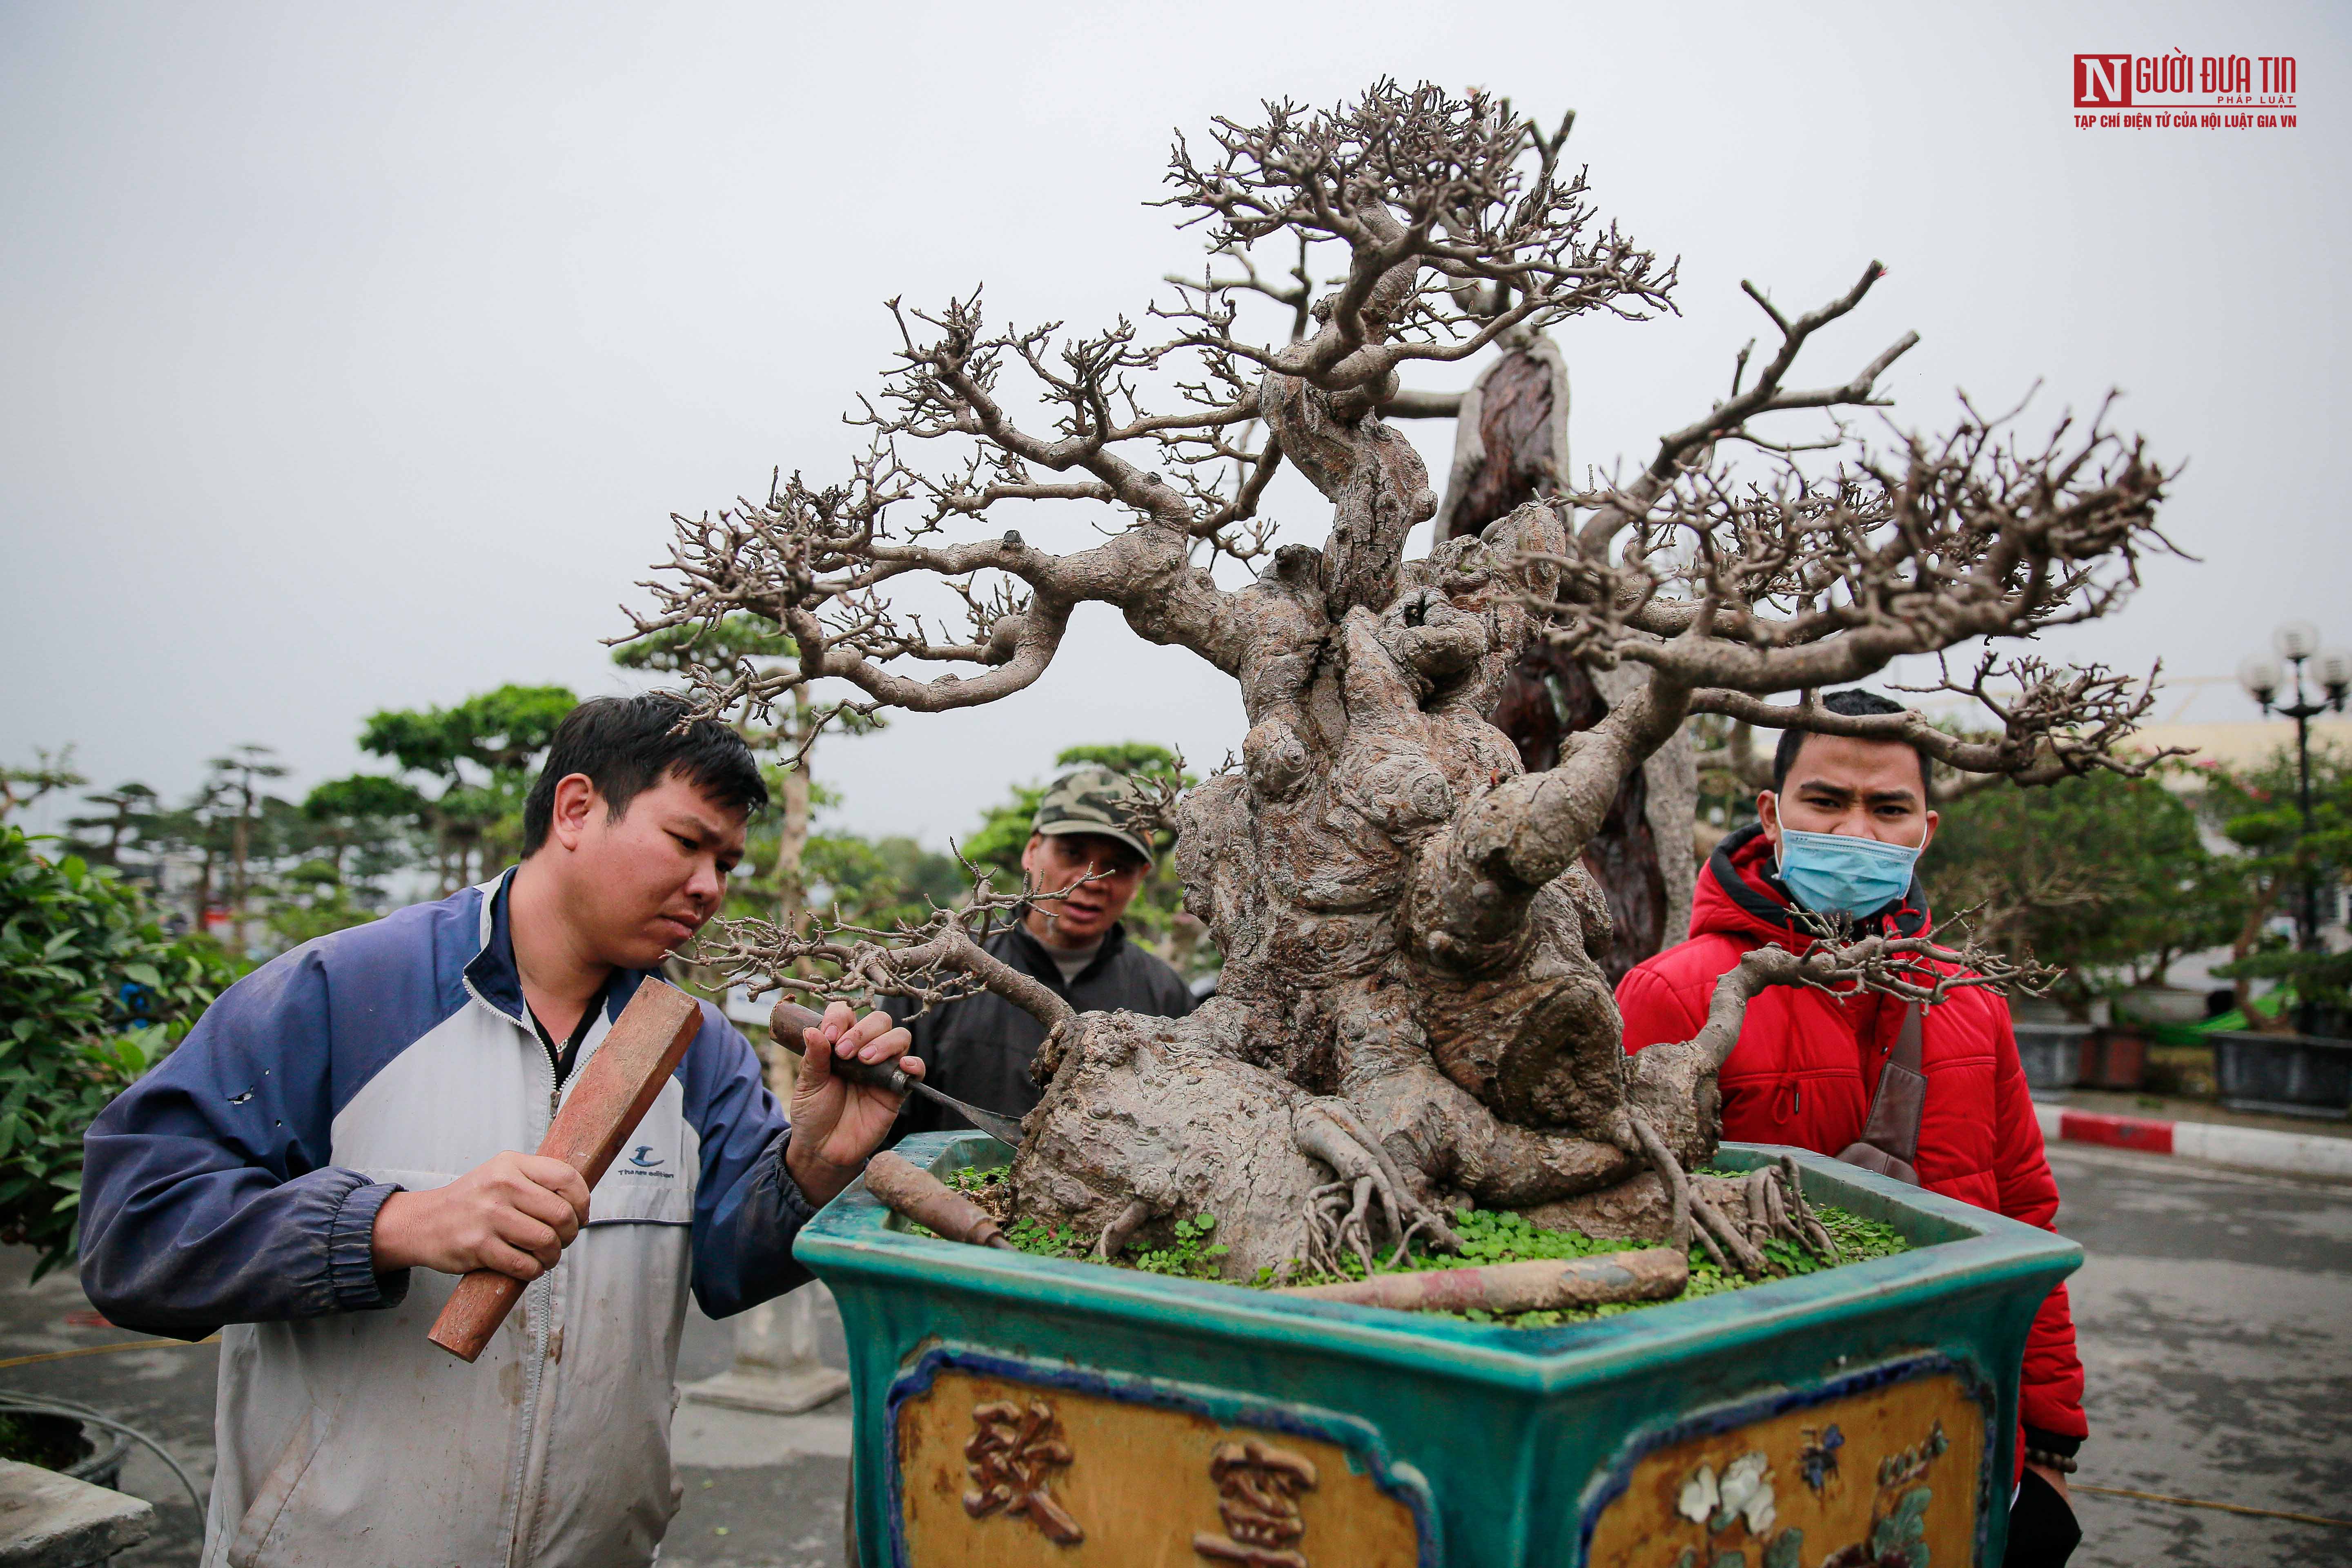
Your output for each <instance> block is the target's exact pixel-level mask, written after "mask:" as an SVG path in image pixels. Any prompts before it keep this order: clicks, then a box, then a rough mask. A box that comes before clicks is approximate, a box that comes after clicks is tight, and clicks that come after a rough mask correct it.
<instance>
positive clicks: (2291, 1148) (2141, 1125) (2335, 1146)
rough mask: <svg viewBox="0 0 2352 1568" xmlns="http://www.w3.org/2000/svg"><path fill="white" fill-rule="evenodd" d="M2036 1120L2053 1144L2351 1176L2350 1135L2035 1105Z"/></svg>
mask: <svg viewBox="0 0 2352 1568" xmlns="http://www.w3.org/2000/svg"><path fill="white" fill-rule="evenodd" d="M2033 1115H2034V1119H2035V1120H2036V1121H2040V1122H2041V1123H2042V1138H2043V1140H2044V1141H2046V1142H2052V1143H2061V1142H2063V1143H2100V1144H2104V1145H2105V1146H2106V1147H2108V1148H2110V1149H2132V1150H2136V1151H2137V1152H2140V1153H2143V1154H2179V1155H2181V1156H2183V1157H2185V1158H2187V1159H2191V1160H2208V1161H2210V1162H2211V1163H2214V1164H2216V1165H2236V1166H2239V1167H2241V1168H2243V1169H2248V1170H2255V1171H2284V1172H2286V1173H2290V1174H2293V1175H2298V1176H2336V1177H2352V1138H2322V1137H2319V1136H2316V1135H2315V1134H2311V1133H2305V1132H2273V1131H2268V1130H2267V1129H2264V1128H2259V1127H2229V1126H2224V1125H2222V1124H2221V1123H2219V1122H2213V1121H2154V1120H2152V1119H2150V1118H2147V1117H2140V1116H2105V1115H2101V1114H2099V1113H2098V1112H2096V1111H2089V1110H2067V1109H2066V1108H2065V1107H2063V1106H2059V1105H2043V1104H2036V1105H2035V1106H2034V1108H2033Z"/></svg>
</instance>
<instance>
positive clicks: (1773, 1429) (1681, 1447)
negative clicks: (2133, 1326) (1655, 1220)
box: [1586, 1373, 1985, 1568]
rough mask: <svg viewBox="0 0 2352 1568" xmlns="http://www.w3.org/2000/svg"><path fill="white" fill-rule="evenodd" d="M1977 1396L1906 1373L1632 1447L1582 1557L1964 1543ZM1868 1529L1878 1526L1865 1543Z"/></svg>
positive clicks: (1823, 1556)
mask: <svg viewBox="0 0 2352 1568" xmlns="http://www.w3.org/2000/svg"><path fill="white" fill-rule="evenodd" d="M1984 1439H1985V1426H1984V1408H1983V1406H1982V1405H1979V1403H1978V1402H1977V1401H1976V1400H1975V1399H1974V1398H1972V1397H1970V1396H1969V1392H1968V1391H1967V1389H1965V1388H1964V1387H1962V1386H1961V1384H1960V1382H1959V1380H1958V1378H1956V1377H1953V1376H1951V1375H1949V1374H1948V1373H1947V1374H1941V1375H1935V1376H1927V1377H1915V1378H1912V1379H1909V1380H1908V1381H1906V1382H1901V1383H1893V1384H1886V1385H1885V1386H1883V1387H1879V1388H1874V1389H1868V1390H1865V1391H1864V1392H1862V1393H1859V1394H1845V1395H1843V1396H1842V1397H1839V1398H1834V1399H1830V1400H1825V1401H1823V1402H1822V1403H1821V1404H1818V1405H1803V1406H1801V1407H1799V1408H1795V1409H1790V1410H1785V1411H1782V1412H1781V1413H1780V1414H1779V1415H1770V1416H1767V1417H1766V1418H1764V1419H1763V1420H1760V1421H1755V1422H1751V1423H1749V1424H1748V1425H1747V1426H1739V1427H1736V1428H1734V1429H1732V1430H1729V1431H1724V1432H1716V1433H1708V1434H1705V1435H1702V1436H1695V1437H1687V1438H1685V1439H1684V1440H1682V1441H1681V1442H1678V1443H1674V1444H1671V1445H1669V1446H1667V1447H1663V1448H1660V1449H1658V1450H1657V1451H1656V1452H1654V1453H1653V1454H1650V1455H1648V1456H1646V1457H1645V1458H1643V1459H1642V1460H1641V1461H1640V1462H1639V1463H1638V1464H1636V1465H1635V1466H1634V1468H1633V1477H1632V1479H1631V1482H1630V1484H1629V1485H1628V1486H1627V1487H1626V1489H1625V1490H1624V1492H1623V1493H1622V1494H1621V1495H1620V1496H1619V1497H1618V1498H1616V1499H1615V1500H1613V1501H1612V1502H1611V1503H1610V1504H1609V1506H1608V1507H1607V1508H1606V1509H1605V1510H1602V1512H1601V1518H1600V1520H1599V1521H1598V1523H1597V1524H1596V1525H1595V1527H1594V1529H1593V1532H1592V1548H1591V1555H1590V1556H1589V1557H1587V1559H1586V1562H1587V1563H1588V1564H1589V1568H1675V1564H1676V1563H1695V1564H1697V1565H1699V1568H1711V1565H1712V1564H1713V1563H1716V1562H1717V1559H1718V1557H1719V1556H1720V1555H1721V1554H1724V1553H1728V1552H1740V1553H1743V1554H1744V1560H1745V1561H1746V1562H1748V1563H1751V1564H1753V1563H1759V1562H1760V1563H1764V1564H1766V1565H1767V1568H1780V1564H1782V1563H1787V1564H1788V1565H1789V1568H1797V1565H1798V1564H1799V1563H1801V1564H1802V1565H1803V1568H1814V1565H1815V1564H1818V1563H1825V1562H1835V1563H1840V1564H1843V1563H1847V1562H1849V1561H1851V1562H1853V1563H1876V1562H1879V1561H1881V1560H1882V1552H1885V1550H1886V1549H1887V1548H1890V1547H1892V1548H1897V1549H1901V1548H1906V1547H1908V1548H1916V1546H1917V1545H1920V1544H1924V1545H1925V1546H1926V1547H1927V1556H1926V1557H1925V1558H1924V1559H1923V1558H1921V1557H1919V1556H1917V1555H1916V1552H1913V1553H1912V1554H1911V1555H1909V1556H1907V1557H1906V1559H1905V1560H1906V1561H1914V1562H1916V1561H1927V1562H1933V1563H1967V1562H1969V1561H1970V1560H1971V1559H1972V1557H1973V1555H1974V1553H1975V1551H1976V1539H1977V1492H1978V1478H1979V1474H1980V1473H1981V1468H1982V1464H1983V1459H1984ZM1874 1537H1875V1538H1877V1539H1876V1540H1875V1541H1874Z"/></svg>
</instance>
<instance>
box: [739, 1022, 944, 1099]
mask: <svg viewBox="0 0 2352 1568" xmlns="http://www.w3.org/2000/svg"><path fill="white" fill-rule="evenodd" d="M823 1027H824V1014H822V1013H818V1012H814V1011H813V1010H811V1009H809V1008H807V1007H803V1006H802V1005H800V1004H799V1003H797V1002H779V1003H777V1004H776V1010H775V1011H774V1012H773V1013H771V1014H770V1015H769V1016H768V1032H769V1034H770V1036H771V1037H774V1036H777V1035H780V1034H782V1031H783V1030H785V1029H791V1030H793V1031H794V1034H793V1038H792V1039H790V1040H779V1041H778V1042H777V1043H778V1044H779V1045H781V1046H782V1047H783V1048H784V1049H785V1050H788V1051H790V1052H792V1053H793V1055H794V1056H799V1055H800V1054H801V1045H800V1036H799V1034H798V1031H800V1030H802V1029H821V1028H823ZM833 1075H834V1077H835V1078H843V1079H848V1080H849V1081H850V1082H852V1083H864V1084H871V1085H873V1086H874V1087H875V1088H876V1089H888V1090H889V1091H890V1092H891V1093H892V1094H905V1093H907V1092H908V1090H909V1089H912V1088H913V1087H914V1082H915V1080H914V1079H910V1078H908V1076H907V1073H906V1069H905V1068H901V1067H899V1066H898V1064H897V1063H895V1062H869V1061H861V1060H859V1059H858V1058H856V1057H835V1058H833Z"/></svg>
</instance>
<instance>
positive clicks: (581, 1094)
mask: <svg viewBox="0 0 2352 1568" xmlns="http://www.w3.org/2000/svg"><path fill="white" fill-rule="evenodd" d="M701 1026H702V1006H701V1004H700V1003H698V1002H697V1001H696V1000H695V999H694V998H693V997H691V996H689V995H688V994H686V993H685V992H683V991H680V990H679V989H678V988H677V986H675V985H668V984H663V983H662V982H661V981H658V980H653V979H647V980H646V981H645V982H644V983H643V984H640V985H639V986H638V987H637V994H635V995H634V996H632V997H630V998H629V1005H627V1006H625V1007H624V1008H622V1009H621V1016H619V1017H618V1018H616V1019H614V1022H613V1028H612V1032H611V1033H610V1034H608V1035H606V1036H605V1037H604V1042H603V1043H602V1044H600V1045H599V1046H598V1047H596V1051H595V1054H594V1055H593V1056H591V1057H590V1058H588V1065H587V1066H586V1067H584V1068H581V1069H580V1081H579V1082H578V1083H577V1084H575V1085H573V1086H572V1098H571V1099H569V1100H565V1101H564V1102H563V1109H562V1110H559V1111H557V1112H556V1114H555V1121H554V1122H553V1123H552V1124H551V1126H550V1127H549V1128H548V1130H547V1137H546V1138H545V1139H544V1140H543V1141H542V1142H541V1143H540V1145H539V1152H540V1153H541V1156H543V1157H544V1158H547V1159H551V1160H561V1161H562V1162H563V1163H565V1164H567V1165H569V1166H571V1167H572V1169H573V1170H575V1171H577V1172H579V1173H580V1179H581V1180H582V1181H583V1182H585V1183H587V1184H589V1185H590V1186H591V1187H593V1186H594V1185H595V1184H597V1183H598V1182H600V1181H602V1180H604V1172H605V1170H606V1169H607V1168H608V1167H609V1166H610V1165H611V1164H612V1163H613V1157H614V1155H616V1154H618V1153H619V1152H621V1148H622V1146H623V1145H624V1144H625V1143H626V1142H628V1141H629V1134H630V1133H632V1132H635V1131H636V1130H637V1123H638V1122H640V1121H644V1120H645V1116H646V1111H648V1110H652V1109H653V1103H654V1100H655V1098H656V1096H658V1095H659V1094H660V1093H661V1090H662V1085H664V1084H666V1083H667V1082H668V1081H669V1078H670V1074H672V1073H674V1072H676V1071H677V1064H678V1062H679V1061H680V1060H681V1059H682V1058H684V1057H685V1055H686V1047H688V1046H689V1045H692V1044H693V1043H694V1037H695V1034H696V1032H697V1031H698V1029H700V1028H701ZM522 1291H523V1282H522V1281H521V1280H520V1279H516V1278H515V1277H514V1276H513V1275H511V1274H501V1273H499V1271H498V1270H497V1269H495V1268H477V1269H475V1270H474V1271H473V1272H472V1273H471V1274H468V1275H467V1276H466V1277H465V1278H464V1279H460V1280H458V1281H457V1289H456V1291H454V1292H453V1293H452V1294H451V1295H450V1297H449V1300H448V1304H447V1305H446V1306H444V1307H443V1308H442V1309H441V1316H440V1317H439V1318H438V1319H436V1321H435V1322H434V1324H433V1332H432V1333H431V1334H430V1335H429V1336H427V1337H429V1338H430V1339H431V1340H432V1341H433V1342H434V1343H435V1344H436V1345H439V1346H440V1347H441V1348H442V1349H443V1350H445V1351H447V1352H449V1353H450V1354H451V1355H454V1356H456V1357H457V1359H458V1360H460V1361H472V1360H473V1359H474V1358H475V1357H476V1356H478V1355H480V1354H481V1353H482V1348H483V1347H484V1346H485V1345H488V1343H489V1342H490V1336H491V1335H492V1334H495V1333H497V1332H498V1331H499V1324H501V1323H503V1322H505V1321H507V1314H508V1313H509V1312H510V1311H512V1310H514V1304H515V1303H516V1302H517V1301H519V1300H521V1299H522Z"/></svg>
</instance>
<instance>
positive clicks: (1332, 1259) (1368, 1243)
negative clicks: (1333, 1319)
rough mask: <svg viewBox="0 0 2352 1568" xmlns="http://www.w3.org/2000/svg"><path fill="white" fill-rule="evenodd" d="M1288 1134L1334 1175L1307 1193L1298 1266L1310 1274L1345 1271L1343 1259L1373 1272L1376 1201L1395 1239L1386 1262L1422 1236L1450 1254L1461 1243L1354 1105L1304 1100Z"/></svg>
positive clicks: (1368, 1272) (1332, 1100) (1366, 1271)
mask: <svg viewBox="0 0 2352 1568" xmlns="http://www.w3.org/2000/svg"><path fill="white" fill-rule="evenodd" d="M1291 1138H1292V1140H1293V1142H1295V1143H1296V1144H1297V1148H1298V1151H1299V1152H1300V1153H1302V1154H1306V1155H1308V1156H1310V1157H1311V1158H1314V1159H1317V1160H1319V1161H1321V1162H1322V1163H1324V1164H1326V1165H1328V1166H1329V1167H1330V1168H1331V1172H1332V1173H1333V1175H1335V1176H1336V1177H1338V1180H1336V1181H1333V1182H1329V1183H1327V1184H1324V1185H1322V1186H1319V1187H1318V1188H1316V1189H1315V1190H1314V1192H1312V1193H1311V1194H1308V1196H1307V1205H1306V1212H1305V1215H1304V1219H1305V1222H1306V1223H1305V1225H1304V1226H1303V1236H1302V1240H1301V1247H1300V1251H1299V1256H1298V1258H1297V1262H1298V1264H1299V1265H1300V1266H1301V1267H1302V1268H1306V1269H1307V1270H1308V1271H1309V1272H1312V1273H1318V1274H1339V1273H1343V1272H1345V1267H1344V1259H1346V1258H1354V1259H1355V1260H1356V1261H1357V1262H1358V1263H1359V1264H1360V1265H1361V1266H1362V1267H1363V1270H1364V1272H1365V1273H1366V1274H1370V1273H1372V1272H1374V1271H1375V1268H1376V1267H1377V1265H1376V1264H1375V1263H1374V1261H1373V1258H1374V1252H1373V1245H1374V1244H1373V1236H1372V1215H1371V1205H1372V1200H1373V1198H1375V1197H1378V1198H1379V1199H1380V1204H1381V1215H1383V1217H1385V1218H1386V1220H1387V1222H1388V1234H1389V1235H1391V1236H1392V1237H1396V1252H1395V1254H1394V1256H1393V1257H1392V1258H1391V1267H1393V1266H1394V1264H1395V1262H1396V1261H1398V1260H1399V1259H1401V1258H1402V1257H1403V1254H1404V1247H1405V1244H1406V1243H1407V1242H1409V1241H1410V1240H1411V1239H1412V1237H1414V1236H1415V1235H1423V1234H1425V1235H1426V1236H1427V1237H1429V1239H1430V1242H1431V1243H1432V1245H1433V1246H1436V1247H1442V1248H1443V1249H1444V1250H1445V1251H1448V1252H1459V1251H1460V1250H1461V1249H1462V1238H1461V1237H1459V1236H1457V1235H1455V1234H1454V1227H1453V1226H1450V1225H1448V1224H1446V1223H1445V1219H1444V1216H1443V1215H1440V1214H1439V1213H1438V1212H1437V1211H1436V1209H1434V1208H1433V1207H1432V1206H1431V1205H1428V1204H1427V1203H1424V1202H1423V1200H1422V1199H1421V1198H1420V1197H1419V1196H1418V1195H1417V1194H1415V1193H1414V1191H1413V1188H1412V1185H1411V1184H1409V1183H1408V1182H1407V1181H1406V1179H1405V1175H1404V1173H1403V1172H1402V1170H1401V1169H1399V1168H1398V1166H1397V1163H1396V1162H1395V1161H1393V1160H1391V1158H1390V1157H1389V1154H1388V1151H1387V1150H1385V1149H1383V1148H1382V1147H1381V1142H1380V1140H1379V1139H1377V1138H1375V1137H1373V1136H1372V1133H1371V1131H1370V1129H1369V1128H1367V1127H1366V1126H1365V1125H1364V1123H1363V1121H1362V1119H1361V1118H1360V1117H1358V1116H1357V1114H1356V1112H1355V1108H1354V1107H1352V1106H1350V1105H1349V1103H1348V1102H1347V1101H1346V1100H1339V1099H1337V1098H1326V1099H1321V1100H1309V1101H1307V1103H1306V1104H1305V1105H1302V1106H1300V1107H1299V1108H1298V1110H1297V1113H1296V1115H1295V1116H1294V1117H1293V1118H1292V1121H1291Z"/></svg>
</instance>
